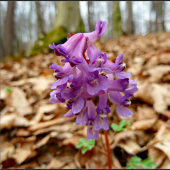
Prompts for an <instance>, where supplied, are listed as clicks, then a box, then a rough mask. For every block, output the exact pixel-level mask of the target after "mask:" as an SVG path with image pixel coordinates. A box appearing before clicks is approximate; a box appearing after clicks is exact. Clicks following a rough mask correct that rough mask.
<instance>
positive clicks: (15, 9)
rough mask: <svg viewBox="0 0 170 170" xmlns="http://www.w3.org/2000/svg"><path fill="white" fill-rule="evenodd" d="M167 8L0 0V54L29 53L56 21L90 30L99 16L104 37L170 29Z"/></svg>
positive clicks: (150, 4)
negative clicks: (103, 26)
mask: <svg viewBox="0 0 170 170" xmlns="http://www.w3.org/2000/svg"><path fill="white" fill-rule="evenodd" d="M69 8H70V9H71V10H68V9H69ZM169 11H170V2H168V1H158V2H156V1H144V2H138V1H120V2H119V1H117V2H116V1H115V2H113V1H80V2H74V1H72V2H60V1H36V2H31V1H26V2H25V1H13V2H10V1H9V2H8V1H1V2H0V28H1V29H0V30H1V32H0V43H1V44H0V47H1V48H0V57H1V58H2V57H4V56H7V55H19V54H21V53H25V54H26V55H29V54H30V51H31V49H32V48H33V47H34V45H35V41H36V40H37V39H38V38H40V37H44V36H45V35H47V34H48V33H49V32H50V31H51V30H54V29H55V28H57V27H58V26H59V25H60V26H61V25H62V26H64V27H65V29H66V31H67V32H71V31H72V32H75V31H80V30H76V29H78V27H80V24H81V23H80V22H82V30H81V31H85V32H87V31H93V30H94V27H95V23H96V21H97V20H98V19H101V20H105V21H106V22H107V23H108V28H107V31H106V33H105V34H104V36H103V38H105V39H107V40H108V39H112V38H118V37H120V36H121V35H130V34H137V35H139V34H141V35H146V34H148V33H151V32H158V31H170V23H169V22H170V21H169V18H168V17H169V16H170V13H169ZM76 17H77V18H76ZM79 18H80V19H79ZM80 20H82V21H80ZM78 22H79V23H78ZM62 32H63V31H62ZM63 33H65V32H63ZM60 34H61V33H60ZM64 36H65V34H64ZM60 39H62V35H61V37H60ZM48 43H49V42H48ZM48 43H47V44H46V45H48ZM47 48H48V46H47V47H46V49H47ZM33 53H34V52H33Z"/></svg>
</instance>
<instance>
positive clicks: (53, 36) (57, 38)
mask: <svg viewBox="0 0 170 170" xmlns="http://www.w3.org/2000/svg"><path fill="white" fill-rule="evenodd" d="M66 38H67V30H66V29H65V28H64V27H62V26H60V27H58V28H56V29H54V30H52V31H50V32H49V33H48V34H46V35H45V36H44V37H39V38H38V40H37V41H36V42H35V45H34V46H33V48H32V49H31V51H30V56H32V55H37V54H40V53H41V52H42V51H43V50H47V51H51V50H50V48H49V45H50V44H52V43H55V44H62V43H64V42H65V41H66V40H67V39H66Z"/></svg>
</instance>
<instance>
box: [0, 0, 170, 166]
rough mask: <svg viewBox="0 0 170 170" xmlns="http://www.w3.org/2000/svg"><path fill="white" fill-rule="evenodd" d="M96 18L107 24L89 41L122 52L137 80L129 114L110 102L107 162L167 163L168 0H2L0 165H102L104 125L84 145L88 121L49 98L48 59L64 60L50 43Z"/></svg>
mask: <svg viewBox="0 0 170 170" xmlns="http://www.w3.org/2000/svg"><path fill="white" fill-rule="evenodd" d="M98 20H102V21H106V22H107V29H106V32H105V33H104V35H102V37H101V38H100V39H99V40H97V41H96V42H95V43H94V46H95V47H96V48H97V49H98V50H100V51H101V53H104V52H106V53H107V56H108V60H110V61H112V62H115V60H116V57H117V56H118V55H120V54H124V56H123V62H124V63H126V68H125V72H128V73H132V76H131V77H130V80H135V81H137V88H138V91H137V92H135V93H134V95H133V96H131V97H130V101H131V105H130V106H129V107H128V108H129V110H131V111H132V112H133V114H132V115H130V116H129V117H128V118H125V117H122V116H119V115H118V114H117V112H116V104H114V103H113V104H112V105H111V104H110V105H109V107H110V110H111V112H110V113H109V114H108V122H109V130H108V131H107V132H108V143H109V145H110V155H111V164H112V168H113V169H129V168H131V169H132V168H134V169H137V168H140V169H142V168H144V169H145V168H153V169H154V168H155V169H170V2H169V1H0V69H1V71H0V80H1V86H0V118H1V121H0V130H1V135H0V138H1V139H0V150H1V152H0V168H9V169H21V168H22V169H26V168H28V169H101V168H102V169H108V160H107V148H106V143H107V142H106V141H105V135H104V131H103V130H100V131H99V139H98V140H96V141H95V145H92V144H91V145H90V146H89V145H88V147H86V148H85V147H84V148H85V149H89V147H90V149H91V150H90V149H89V150H88V151H87V152H86V153H82V150H83V149H84V148H83V149H82V145H81V146H80V145H79V146H80V147H77V145H78V143H79V141H80V140H82V138H85V139H86V137H87V126H82V125H76V126H75V120H76V116H75V115H74V116H73V117H70V118H66V117H64V114H65V113H66V112H67V111H68V110H67V109H66V107H65V103H58V104H52V103H50V102H49V98H50V93H51V91H52V89H51V86H50V85H51V84H52V83H54V82H55V80H56V79H55V77H54V76H53V70H52V69H50V68H49V66H50V65H52V64H57V65H61V66H63V63H61V59H62V57H61V56H56V55H55V54H54V51H53V50H51V49H50V48H49V44H52V43H55V45H57V44H63V43H64V42H66V40H67V37H69V36H70V35H72V34H71V32H72V33H78V32H83V33H84V32H91V31H94V29H95V25H96V22H97V21H98ZM120 122H121V123H120ZM122 122H124V123H122ZM119 123H120V124H119ZM85 139H84V143H85V144H87V143H86V142H87V141H86V140H85ZM84 143H83V144H84ZM93 144H94V143H93Z"/></svg>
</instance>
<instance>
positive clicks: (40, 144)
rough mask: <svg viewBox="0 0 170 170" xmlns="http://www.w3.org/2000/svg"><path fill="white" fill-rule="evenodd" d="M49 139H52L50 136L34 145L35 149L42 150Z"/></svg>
mask: <svg viewBox="0 0 170 170" xmlns="http://www.w3.org/2000/svg"><path fill="white" fill-rule="evenodd" d="M49 139H50V135H47V136H45V137H44V138H42V139H41V140H40V141H39V142H38V143H36V144H35V145H33V149H37V148H40V147H41V146H43V145H45V144H46V143H47V142H48V140H49Z"/></svg>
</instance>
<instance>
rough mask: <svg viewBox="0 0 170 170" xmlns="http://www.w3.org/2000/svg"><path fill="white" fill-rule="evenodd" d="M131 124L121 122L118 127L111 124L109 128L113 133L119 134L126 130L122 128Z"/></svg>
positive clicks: (124, 121)
mask: <svg viewBox="0 0 170 170" xmlns="http://www.w3.org/2000/svg"><path fill="white" fill-rule="evenodd" d="M130 124H131V123H130V122H128V121H126V120H121V121H120V123H119V125H116V124H115V123H112V124H111V128H112V129H113V130H114V131H115V132H121V131H125V130H126V128H124V127H125V126H127V125H130Z"/></svg>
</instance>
